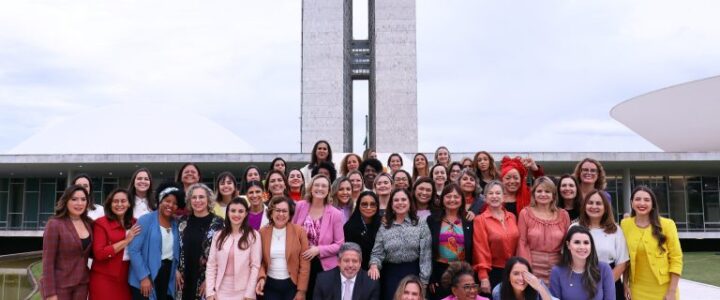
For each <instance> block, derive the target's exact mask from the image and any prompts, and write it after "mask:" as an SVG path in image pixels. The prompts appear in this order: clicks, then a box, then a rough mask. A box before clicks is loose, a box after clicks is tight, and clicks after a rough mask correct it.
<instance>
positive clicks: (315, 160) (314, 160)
mask: <svg viewBox="0 0 720 300" xmlns="http://www.w3.org/2000/svg"><path fill="white" fill-rule="evenodd" d="M320 143H325V145H327V148H328V156H327V159H326V160H325V161H332V148H330V143H328V141H326V140H319V141H317V142H315V145H313V148H312V152H311V154H310V166H311V167H314V166H316V165H317V164H318V163H319V161H318V158H317V154H316V153H317V148H318V146H320Z"/></svg>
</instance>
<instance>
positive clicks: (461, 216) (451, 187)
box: [437, 182, 465, 221]
mask: <svg viewBox="0 0 720 300" xmlns="http://www.w3.org/2000/svg"><path fill="white" fill-rule="evenodd" d="M453 191H454V192H456V193H458V195H460V207H458V211H457V218H458V220H460V221H462V220H463V219H464V218H465V196H463V193H462V190H461V189H460V186H459V185H458V184H457V183H454V182H451V183H450V184H448V185H445V187H444V188H443V190H442V193H441V194H440V207H442V209H441V210H440V213H439V214H438V215H437V217H438V220H440V221H442V220H443V219H445V217H446V216H447V211H446V208H445V200H444V199H445V196H447V194H450V193H452V192H453Z"/></svg>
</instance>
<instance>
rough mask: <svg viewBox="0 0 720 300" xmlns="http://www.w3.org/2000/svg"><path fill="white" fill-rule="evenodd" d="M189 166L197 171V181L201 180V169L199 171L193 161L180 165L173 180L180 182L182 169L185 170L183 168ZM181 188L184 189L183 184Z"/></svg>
mask: <svg viewBox="0 0 720 300" xmlns="http://www.w3.org/2000/svg"><path fill="white" fill-rule="evenodd" d="M190 166H193V167H195V170H197V171H198V182H202V171H200V168H199V167H198V166H197V165H196V164H195V163H191V162H189V163H185V164H184V165H182V166H181V167H180V170H178V173H177V176H175V182H178V183H181V184H182V173H183V171H185V168H187V167H190ZM183 189H184V185H183Z"/></svg>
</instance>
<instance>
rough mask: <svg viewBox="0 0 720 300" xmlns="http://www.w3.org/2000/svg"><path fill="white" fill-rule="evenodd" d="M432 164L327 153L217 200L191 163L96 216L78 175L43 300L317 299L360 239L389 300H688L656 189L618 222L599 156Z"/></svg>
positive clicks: (138, 178) (276, 165)
mask: <svg viewBox="0 0 720 300" xmlns="http://www.w3.org/2000/svg"><path fill="white" fill-rule="evenodd" d="M434 159H435V161H434V162H435V164H434V165H432V166H430V162H429V161H428V159H427V157H426V156H425V155H424V154H421V153H418V154H416V155H415V156H414V158H413V161H412V173H410V172H407V171H405V170H404V168H405V166H404V165H403V160H402V156H400V155H398V154H392V155H390V157H389V159H388V161H387V164H386V165H385V166H383V164H382V162H380V161H378V160H377V158H376V154H375V152H374V151H366V153H364V155H363V157H361V156H359V155H356V154H348V155H346V156H345V157H344V158H343V159H342V161H341V163H340V172H339V173H338V172H337V171H336V169H335V166H334V164H332V149H331V147H330V144H329V143H327V142H326V141H318V142H317V143H316V144H315V146H314V147H313V151H312V158H311V162H310V164H308V166H306V167H305V168H303V169H293V170H288V169H287V168H286V167H287V166H286V163H285V161H284V160H283V159H282V158H276V159H275V160H273V161H272V162H271V164H270V166H269V168H268V170H267V171H266V172H264V173H265V175H264V176H262V173H263V172H262V171H261V170H260V169H259V168H258V167H256V166H251V167H248V168H247V169H246V170H245V172H244V174H243V175H242V177H241V178H240V180H237V179H236V178H235V177H234V175H233V174H232V173H230V172H223V173H221V174H219V175H218V176H217V178H216V180H215V182H214V190H211V189H210V188H209V187H208V186H206V185H205V184H202V183H200V179H201V178H202V176H201V172H200V168H199V167H198V166H197V165H195V164H192V163H188V164H185V165H183V166H182V167H181V168H180V169H179V170H178V176H177V178H176V180H175V181H174V182H165V183H163V184H161V185H160V186H158V187H157V188H153V183H154V182H153V180H152V176H151V173H150V171H149V170H147V169H144V168H143V169H139V170H137V171H136V172H135V173H134V174H133V176H132V178H131V181H130V186H129V187H128V188H127V189H123V188H118V189H116V190H114V191H112V192H111V193H110V194H109V195H108V197H107V199H105V201H104V205H103V206H98V207H95V206H94V205H93V204H92V203H94V202H93V201H92V195H93V192H92V184H91V183H92V182H91V180H90V178H89V177H88V176H87V175H78V176H77V177H76V179H75V180H73V181H72V182H71V185H70V186H69V187H68V188H67V189H66V190H65V192H64V193H63V195H62V197H61V198H60V200H59V201H58V203H57V207H56V213H55V216H54V217H53V218H51V219H50V221H48V223H47V225H46V229H45V234H44V237H43V277H42V280H41V285H42V289H41V291H42V294H43V297H45V298H47V299H86V298H88V297H89V298H91V299H256V298H260V297H263V298H264V299H314V298H313V290H314V285H315V278H316V276H317V274H318V273H319V272H322V271H327V270H331V269H333V268H335V267H337V265H338V259H337V254H338V251H339V249H340V246H341V245H342V244H343V243H344V242H355V243H357V244H359V245H360V247H361V249H362V261H361V267H362V269H364V270H367V272H368V275H369V277H370V278H371V279H373V280H379V281H380V287H381V297H380V299H425V298H427V299H485V298H484V297H487V298H492V299H544V300H547V299H554V298H558V299H660V298H663V297H664V299H675V298H677V295H678V290H677V284H678V280H679V276H680V274H681V272H682V251H681V249H680V243H679V239H678V235H677V230H676V228H675V224H674V222H673V221H672V220H670V219H666V218H662V217H660V216H659V211H658V209H659V207H658V203H657V199H656V198H655V195H654V194H653V192H652V190H650V189H648V188H647V187H643V186H638V187H636V188H635V189H634V190H633V192H632V195H631V201H632V203H631V204H632V213H631V216H630V217H628V218H625V219H623V220H622V222H621V224H620V225H619V224H617V223H616V222H615V218H614V213H613V209H612V205H611V204H610V203H611V201H610V196H609V194H608V193H607V192H605V191H604V190H603V189H604V187H605V171H604V169H603V168H602V165H601V164H600V162H598V161H596V160H594V159H591V158H587V159H584V160H583V161H581V162H579V163H578V164H577V166H576V168H575V170H574V172H573V174H571V175H570V174H566V175H563V176H561V177H560V178H558V179H555V178H550V177H547V176H544V171H543V169H542V167H541V166H540V165H538V164H537V163H536V162H535V161H534V160H533V159H532V158H520V157H515V158H511V157H504V158H503V159H502V160H501V162H500V163H499V165H496V163H495V161H494V159H493V157H492V155H491V154H490V153H488V152H485V151H481V152H478V153H477V154H476V155H475V156H474V157H473V158H472V159H471V158H464V159H462V160H460V161H459V162H453V161H452V160H451V153H450V151H449V150H448V149H447V148H446V147H440V148H438V150H437V151H436V153H435V157H434ZM407 169H410V167H407ZM531 175H532V176H531ZM306 178H308V181H307V182H306V180H305V179H306ZM238 182H239V183H240V184H238ZM153 191H154V192H153ZM186 203H187V204H186ZM89 257H92V264H91V268H90V269H89V270H88V268H87V267H86V266H87V265H88V263H87V261H88V258H89Z"/></svg>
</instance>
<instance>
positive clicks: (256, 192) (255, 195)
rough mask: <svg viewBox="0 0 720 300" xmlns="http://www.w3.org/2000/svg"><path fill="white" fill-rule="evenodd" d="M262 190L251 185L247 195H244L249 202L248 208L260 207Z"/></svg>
mask: <svg viewBox="0 0 720 300" xmlns="http://www.w3.org/2000/svg"><path fill="white" fill-rule="evenodd" d="M262 194H263V190H262V188H260V187H259V186H256V185H253V186H251V187H249V188H248V190H247V194H246V195H245V196H246V197H247V199H248V202H250V206H252V207H258V206H260V205H262V202H263V197H262Z"/></svg>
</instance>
